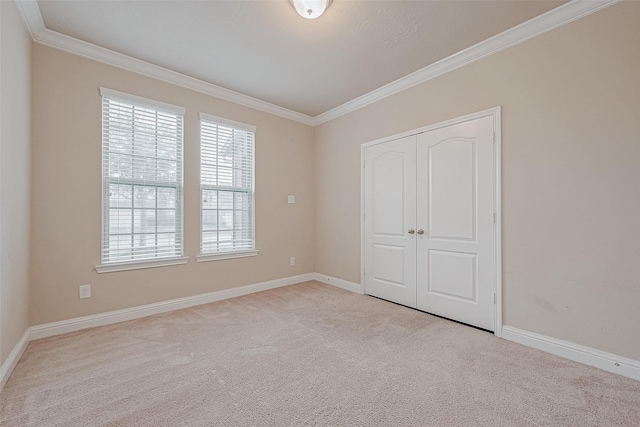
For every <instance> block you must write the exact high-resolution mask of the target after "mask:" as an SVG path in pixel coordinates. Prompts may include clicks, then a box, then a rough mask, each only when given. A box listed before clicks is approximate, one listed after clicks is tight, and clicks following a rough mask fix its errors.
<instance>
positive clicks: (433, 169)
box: [427, 137, 476, 240]
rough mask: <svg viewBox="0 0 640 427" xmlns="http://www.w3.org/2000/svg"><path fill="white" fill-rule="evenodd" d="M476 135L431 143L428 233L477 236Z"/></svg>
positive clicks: (461, 237)
mask: <svg viewBox="0 0 640 427" xmlns="http://www.w3.org/2000/svg"><path fill="white" fill-rule="evenodd" d="M475 145H476V140H475V138H460V137H458V138H450V139H446V140H444V141H442V142H439V143H438V144H436V145H433V146H430V147H428V156H429V185H430V186H431V188H430V191H429V192H428V194H429V213H428V217H427V218H428V223H429V227H428V230H429V236H431V237H432V238H445V239H462V240H473V239H474V238H475V209H474V202H475V186H476V182H475V170H474V166H475V161H474V159H475Z"/></svg>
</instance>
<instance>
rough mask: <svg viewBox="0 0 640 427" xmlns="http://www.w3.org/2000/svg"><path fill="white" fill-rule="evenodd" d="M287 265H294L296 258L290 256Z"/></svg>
mask: <svg viewBox="0 0 640 427" xmlns="http://www.w3.org/2000/svg"><path fill="white" fill-rule="evenodd" d="M289 265H291V266H294V265H296V257H294V256H292V257H291V259H289Z"/></svg>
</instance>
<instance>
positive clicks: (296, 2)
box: [289, 0, 333, 19]
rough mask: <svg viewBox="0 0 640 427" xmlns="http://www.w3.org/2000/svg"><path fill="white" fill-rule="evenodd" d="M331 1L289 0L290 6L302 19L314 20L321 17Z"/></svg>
mask: <svg viewBox="0 0 640 427" xmlns="http://www.w3.org/2000/svg"><path fill="white" fill-rule="evenodd" d="M332 1H333V0H289V3H290V4H291V6H293V7H294V8H295V9H296V12H298V14H299V15H300V16H302V17H303V18H307V19H316V18H317V17H318V16H320V15H322V14H323V13H324V11H325V10H326V9H327V8H328V7H329V5H330V4H331V2H332Z"/></svg>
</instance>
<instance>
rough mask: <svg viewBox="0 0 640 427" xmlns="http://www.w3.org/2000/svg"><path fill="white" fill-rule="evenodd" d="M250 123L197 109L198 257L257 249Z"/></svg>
mask: <svg viewBox="0 0 640 427" xmlns="http://www.w3.org/2000/svg"><path fill="white" fill-rule="evenodd" d="M255 131H256V128H255V127H254V126H250V125H245V124H242V123H237V122H233V121H231V120H226V119H221V118H219V117H214V116H210V115H208V114H204V113H200V196H201V215H200V219H201V220H200V225H201V227H200V254H201V255H210V256H208V257H204V256H201V257H199V258H198V261H206V260H210V259H219V258H230V257H235V256H252V255H256V254H257V252H256V251H255V239H254V136H255Z"/></svg>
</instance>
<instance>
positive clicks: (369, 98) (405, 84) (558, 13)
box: [313, 0, 622, 126]
mask: <svg viewBox="0 0 640 427" xmlns="http://www.w3.org/2000/svg"><path fill="white" fill-rule="evenodd" d="M620 1H622V0H572V1H570V2H568V3H565V4H563V5H561V6H558V7H557V8H555V9H552V10H550V11H548V12H546V13H543V14H542V15H539V16H537V17H535V18H532V19H530V20H529V21H526V22H523V23H522V24H520V25H517V26H515V27H513V28H511V29H509V30H506V31H504V32H502V33H500V34H497V35H495V36H493V37H490V38H488V39H487V40H484V41H482V42H480V43H478V44H476V45H473V46H471V47H469V48H467V49H465V50H462V51H460V52H458V53H456V54H453V55H451V56H449V57H447V58H444V59H442V60H440V61H438V62H435V63H433V64H431V65H429V66H427V67H425V68H422V69H420V70H418V71H415V72H413V73H411V74H408V75H406V76H404V77H401V78H399V79H398V80H396V81H394V82H391V83H389V84H387V85H385V86H382V87H380V88H378V89H375V90H373V91H371V92H369V93H367V94H364V95H362V96H359V97H358V98H355V99H353V100H351V101H348V102H346V103H344V104H342V105H340V106H338V107H335V108H332V109H331V110H329V111H326V112H324V113H322V114H319V115H317V116H316V117H314V118H313V125H314V126H317V125H320V124H322V123H326V122H328V121H330V120H333V119H336V118H338V117H340V116H343V115H345V114H348V113H350V112H352V111H355V110H358V109H360V108H363V107H366V106H367V105H370V104H373V103H374V102H377V101H379V100H381V99H384V98H386V97H388V96H391V95H394V94H396V93H398V92H401V91H403V90H406V89H409V88H410V87H413V86H416V85H418V84H420V83H423V82H426V81H427V80H431V79H433V78H435V77H438V76H441V75H443V74H445V73H448V72H449V71H453V70H456V69H458V68H461V67H464V66H465V65H468V64H471V63H473V62H475V61H478V60H480V59H483V58H486V57H488V56H491V55H493V54H494V53H497V52H500V51H502V50H504V49H507V48H509V47H511V46H515V45H517V44H519V43H522V42H524V41H527V40H529V39H532V38H534V37H536V36H539V35H541V34H544V33H546V32H548V31H551V30H553V29H555V28H558V27H561V26H563V25H565V24H568V23H570V22H572V21H575V20H576V19H580V18H582V17H584V16H587V15H590V14H592V13H594V12H597V11H599V10H602V9H604V8H606V7H609V6H611V5H614V4H616V3H618V2H620Z"/></svg>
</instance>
